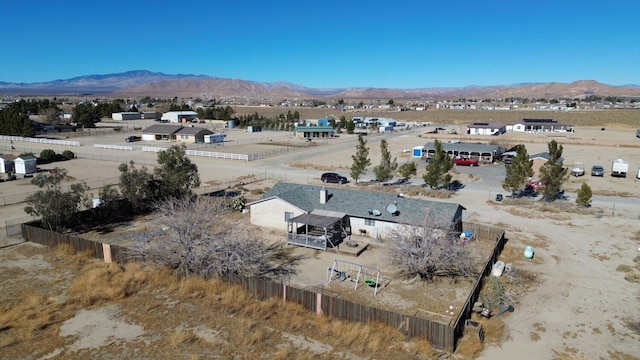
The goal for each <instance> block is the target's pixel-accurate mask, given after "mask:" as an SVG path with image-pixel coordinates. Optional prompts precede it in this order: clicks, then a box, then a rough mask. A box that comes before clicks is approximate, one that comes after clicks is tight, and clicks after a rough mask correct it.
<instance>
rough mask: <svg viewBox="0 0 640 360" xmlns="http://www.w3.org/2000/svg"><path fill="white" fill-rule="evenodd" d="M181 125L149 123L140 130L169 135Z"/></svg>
mask: <svg viewBox="0 0 640 360" xmlns="http://www.w3.org/2000/svg"><path fill="white" fill-rule="evenodd" d="M182 128H183V126H182V125H151V126H149V127H148V128H146V129H144V130H142V133H143V134H159V135H171V134H175V133H177V132H178V131H179V130H180V129H182Z"/></svg>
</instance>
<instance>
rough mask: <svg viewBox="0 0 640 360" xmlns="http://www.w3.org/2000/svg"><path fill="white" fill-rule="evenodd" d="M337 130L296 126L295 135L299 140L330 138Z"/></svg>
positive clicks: (323, 127)
mask: <svg viewBox="0 0 640 360" xmlns="http://www.w3.org/2000/svg"><path fill="white" fill-rule="evenodd" d="M334 133H335V129H334V128H333V127H331V126H296V127H295V128H293V134H294V135H295V136H296V137H299V138H306V139H311V138H330V137H333V134H334Z"/></svg>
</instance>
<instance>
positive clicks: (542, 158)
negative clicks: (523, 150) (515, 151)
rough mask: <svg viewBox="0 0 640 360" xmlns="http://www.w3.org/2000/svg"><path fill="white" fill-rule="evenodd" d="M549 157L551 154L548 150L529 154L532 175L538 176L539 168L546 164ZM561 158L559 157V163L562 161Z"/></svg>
mask: <svg viewBox="0 0 640 360" xmlns="http://www.w3.org/2000/svg"><path fill="white" fill-rule="evenodd" d="M550 157H551V155H549V153H548V152H541V153H538V154H533V155H531V156H529V160H533V166H532V167H531V168H532V169H533V176H534V177H540V168H541V167H542V166H543V165H544V164H546V162H547V161H548V160H549V158H550ZM563 160H564V159H563V158H560V159H559V161H560V163H562V161H563Z"/></svg>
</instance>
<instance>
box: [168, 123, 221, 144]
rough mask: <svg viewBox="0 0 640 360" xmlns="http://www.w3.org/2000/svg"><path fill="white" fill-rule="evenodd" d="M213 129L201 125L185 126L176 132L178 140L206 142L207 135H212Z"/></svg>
mask: <svg viewBox="0 0 640 360" xmlns="http://www.w3.org/2000/svg"><path fill="white" fill-rule="evenodd" d="M211 134H213V131H211V130H209V129H205V128H201V127H195V126H194V127H183V128H182V129H180V130H178V131H177V132H176V138H177V139H178V141H182V142H187V143H198V144H201V143H204V142H205V141H204V137H205V135H211Z"/></svg>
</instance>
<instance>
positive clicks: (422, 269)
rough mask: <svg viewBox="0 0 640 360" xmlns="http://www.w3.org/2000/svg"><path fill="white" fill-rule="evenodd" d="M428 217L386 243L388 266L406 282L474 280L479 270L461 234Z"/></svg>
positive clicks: (398, 232)
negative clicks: (408, 279)
mask: <svg viewBox="0 0 640 360" xmlns="http://www.w3.org/2000/svg"><path fill="white" fill-rule="evenodd" d="M429 218H430V216H427V217H426V219H425V223H424V225H422V226H404V227H402V228H400V229H398V230H395V231H394V232H393V233H392V236H391V238H390V239H389V240H388V241H387V257H388V260H389V263H390V264H391V265H393V266H394V268H395V269H397V271H398V273H399V275H401V276H403V277H405V278H415V277H418V278H420V279H423V280H434V279H436V278H440V277H449V278H454V279H457V278H473V277H476V276H478V266H477V263H476V261H475V259H474V257H473V256H472V253H471V251H470V249H469V247H468V246H465V244H464V243H462V242H461V241H460V238H459V232H457V231H455V230H454V229H452V228H451V227H450V226H449V224H447V225H444V224H443V222H440V221H433V219H431V221H430V219H429Z"/></svg>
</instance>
